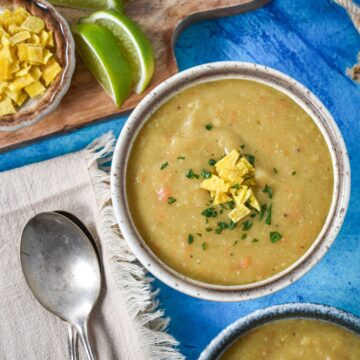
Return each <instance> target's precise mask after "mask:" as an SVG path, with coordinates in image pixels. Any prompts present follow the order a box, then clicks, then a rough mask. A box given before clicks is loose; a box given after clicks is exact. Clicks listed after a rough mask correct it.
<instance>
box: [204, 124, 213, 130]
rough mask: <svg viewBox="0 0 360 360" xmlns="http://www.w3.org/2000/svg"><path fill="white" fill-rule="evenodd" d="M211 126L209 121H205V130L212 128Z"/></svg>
mask: <svg viewBox="0 0 360 360" xmlns="http://www.w3.org/2000/svg"><path fill="white" fill-rule="evenodd" d="M212 128H213V126H212V124H211V123H207V124H206V125H205V129H206V130H209V131H210V130H212Z"/></svg>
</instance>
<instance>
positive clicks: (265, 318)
mask: <svg viewBox="0 0 360 360" xmlns="http://www.w3.org/2000/svg"><path fill="white" fill-rule="evenodd" d="M296 318H301V319H315V320H322V321H327V322H330V323H332V324H334V325H338V326H341V327H343V328H345V329H347V330H349V331H352V332H354V333H356V334H358V335H360V318H358V317H357V316H355V315H352V314H350V313H348V312H345V311H342V310H339V309H337V308H334V307H330V306H326V305H319V304H311V303H292V304H282V305H275V306H271V307H268V308H265V309H261V310H257V311H254V312H253V313H251V314H249V315H247V316H245V317H243V318H240V319H239V320H237V321H235V322H234V323H232V324H231V325H229V326H228V327H227V328H225V329H224V330H223V331H222V332H221V333H220V334H219V335H217V336H216V338H215V339H213V340H212V341H211V343H210V344H209V345H208V346H207V347H206V349H205V350H204V351H203V352H202V353H201V355H200V357H199V360H218V359H220V358H221V355H222V354H223V353H224V352H225V350H227V348H229V347H230V346H231V345H232V344H233V343H234V342H235V341H236V340H238V339H239V338H240V337H241V336H243V335H245V334H246V333H247V332H248V331H250V330H252V329H254V328H255V327H257V326H261V325H264V324H267V323H269V322H271V321H276V320H284V319H296Z"/></svg>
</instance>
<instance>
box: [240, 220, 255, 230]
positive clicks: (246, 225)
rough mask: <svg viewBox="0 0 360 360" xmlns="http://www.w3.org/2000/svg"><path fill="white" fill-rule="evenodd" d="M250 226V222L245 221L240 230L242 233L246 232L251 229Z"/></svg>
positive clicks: (251, 224)
mask: <svg viewBox="0 0 360 360" xmlns="http://www.w3.org/2000/svg"><path fill="white" fill-rule="evenodd" d="M252 226H253V223H252V221H249V220H246V221H244V222H243V227H242V230H243V231H248V230H250V229H251V227H252Z"/></svg>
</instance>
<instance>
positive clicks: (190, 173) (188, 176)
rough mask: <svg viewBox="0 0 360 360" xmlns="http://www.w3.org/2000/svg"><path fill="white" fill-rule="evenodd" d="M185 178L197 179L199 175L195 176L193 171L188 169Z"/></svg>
mask: <svg viewBox="0 0 360 360" xmlns="http://www.w3.org/2000/svg"><path fill="white" fill-rule="evenodd" d="M185 176H186V177H187V178H188V179H193V178H195V179H198V178H199V175H197V174H195V173H194V171H193V169H188V170H187V171H186V174H185Z"/></svg>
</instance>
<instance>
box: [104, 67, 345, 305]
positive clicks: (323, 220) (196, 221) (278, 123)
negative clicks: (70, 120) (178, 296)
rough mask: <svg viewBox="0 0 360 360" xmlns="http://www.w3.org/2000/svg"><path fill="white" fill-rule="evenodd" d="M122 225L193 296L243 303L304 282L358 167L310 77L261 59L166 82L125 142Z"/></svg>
mask: <svg viewBox="0 0 360 360" xmlns="http://www.w3.org/2000/svg"><path fill="white" fill-rule="evenodd" d="M111 191H112V201H113V205H114V209H115V215H116V218H117V221H118V224H119V226H120V230H121V232H122V234H123V236H124V238H125V240H126V241H127V243H128V244H129V246H130V248H131V250H132V251H133V253H134V254H135V255H136V257H137V258H138V259H139V260H140V262H141V263H142V264H143V265H144V266H145V267H146V268H147V269H148V270H149V271H150V272H152V273H153V274H154V275H155V276H156V277H158V278H159V279H160V280H162V281H164V282H165V283H166V284H168V285H170V286H172V287H174V288H176V289H178V290H179V291H182V292H184V293H186V294H189V295H192V296H195V297H199V298H205V299H210V300H220V301H238V300H246V299H250V298H255V297H259V296H263V295H266V294H269V293H272V292H274V291H276V290H279V289H281V288H283V287H284V286H287V285H289V284H291V283H292V282H294V281H296V280H297V279H298V278H299V277H301V276H302V275H303V274H305V273H306V272H307V271H308V270H310V269H311V268H312V267H313V266H314V265H315V264H316V263H317V262H318V261H319V260H320V259H321V257H322V256H323V255H324V254H325V253H326V251H327V250H328V248H329V247H330V245H331V244H332V242H333V241H334V239H335V237H336V235H337V233H338V231H339V230H340V227H341V225H342V223H343V220H344V217H345V213H346V209H347V205H348V200H349V192H350V168H349V161H348V156H347V151H346V147H345V144H344V141H343V138H342V136H341V134H340V131H339V129H338V127H337V125H336V123H335V121H334V120H333V118H332V117H331V115H330V114H329V112H328V111H327V110H326V108H325V107H324V105H323V104H321V102H320V101H319V100H318V99H317V98H316V97H315V96H314V95H313V94H312V93H311V92H310V91H309V90H308V89H306V88H305V87H304V86H303V85H301V84H299V83H298V82H297V81H295V80H294V79H291V78H290V77H288V76H287V75H284V74H282V73H280V72H278V71H276V70H273V69H270V68H267V67H264V66H261V65H257V64H251V63H241V62H220V63H212V64H206V65H201V66H198V67H195V68H192V69H189V70H187V71H184V72H182V73H179V74H177V75H175V76H174V77H172V78H170V79H168V80H166V81H165V82H163V83H162V84H160V85H159V86H158V87H157V88H156V89H154V90H153V91H152V92H151V93H150V94H149V95H148V96H147V97H145V98H144V99H143V101H142V102H141V103H140V104H139V105H138V106H137V108H136V109H135V110H134V112H133V113H132V114H131V116H130V117H129V119H128V121H127V123H126V124H125V126H124V128H123V130H122V132H121V134H120V137H119V139H118V142H117V145H116V149H115V153H114V158H113V163H112V176H111Z"/></svg>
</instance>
